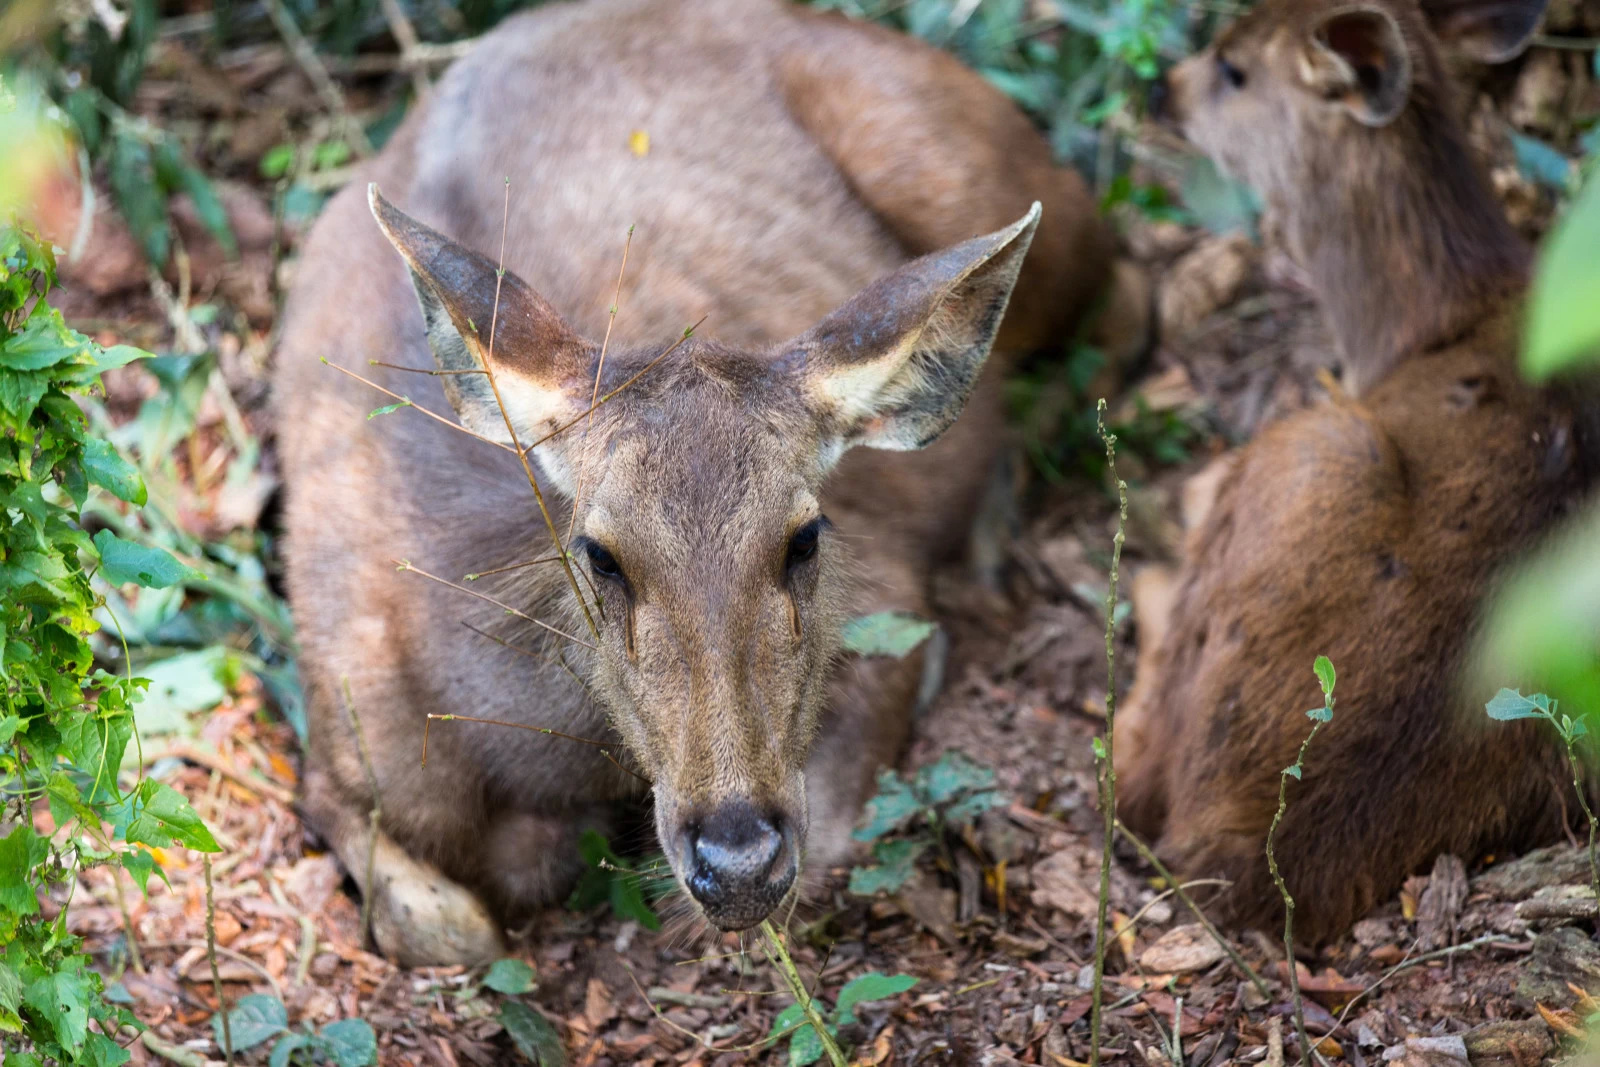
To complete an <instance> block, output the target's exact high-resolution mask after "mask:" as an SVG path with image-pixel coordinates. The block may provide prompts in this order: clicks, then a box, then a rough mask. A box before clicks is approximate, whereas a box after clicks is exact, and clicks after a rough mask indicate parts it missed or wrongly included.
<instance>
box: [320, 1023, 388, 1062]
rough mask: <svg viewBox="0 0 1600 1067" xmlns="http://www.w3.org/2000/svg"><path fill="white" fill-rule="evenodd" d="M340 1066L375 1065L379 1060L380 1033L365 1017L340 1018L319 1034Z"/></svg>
mask: <svg viewBox="0 0 1600 1067" xmlns="http://www.w3.org/2000/svg"><path fill="white" fill-rule="evenodd" d="M318 1036H319V1037H321V1038H322V1040H323V1041H324V1042H326V1043H327V1046H328V1051H330V1052H332V1053H333V1060H334V1062H335V1063H337V1064H338V1065H339V1067H373V1065H374V1064H376V1063H377V1062H378V1035H377V1034H376V1033H374V1032H373V1030H372V1024H371V1023H369V1022H367V1021H366V1020H365V1019H340V1020H339V1021H338V1022H335V1023H329V1024H328V1025H327V1026H324V1027H323V1028H322V1030H321V1031H320V1032H319V1034H318Z"/></svg>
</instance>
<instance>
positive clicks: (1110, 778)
mask: <svg viewBox="0 0 1600 1067" xmlns="http://www.w3.org/2000/svg"><path fill="white" fill-rule="evenodd" d="M1095 425H1096V429H1097V430H1098V432H1099V434H1100V440H1102V441H1104V442H1105V446H1106V466H1107V468H1108V469H1109V470H1110V472H1111V480H1112V482H1113V483H1114V484H1115V485H1116V487H1117V500H1118V507H1117V532H1116V536H1115V537H1113V538H1112V540H1111V575H1110V585H1109V586H1108V588H1107V589H1106V729H1105V738H1104V740H1103V741H1102V742H1101V745H1100V746H1099V747H1098V748H1097V750H1096V752H1095V755H1096V757H1097V758H1098V760H1099V763H1100V768H1099V770H1100V808H1101V810H1102V812H1103V813H1104V814H1105V820H1106V828H1105V839H1104V842H1103V844H1102V846H1101V852H1100V892H1099V895H1098V901H1097V908H1096V916H1095V928H1094V932H1095V945H1094V986H1093V988H1092V990H1091V999H1090V1011H1091V1014H1092V1018H1091V1019H1090V1022H1089V1062H1090V1064H1092V1065H1093V1067H1100V1038H1101V1023H1102V1020H1103V1018H1104V1015H1103V1009H1104V1004H1103V1001H1104V999H1105V978H1106V949H1107V947H1108V943H1107V939H1106V911H1107V909H1108V908H1109V907H1110V904H1111V848H1112V845H1113V844H1114V843H1115V842H1116V836H1117V769H1116V765H1115V764H1113V763H1112V761H1111V757H1112V740H1113V739H1112V734H1113V733H1114V731H1115V730H1116V725H1117V654H1116V632H1117V581H1118V578H1119V577H1120V575H1119V568H1120V566H1121V564H1122V543H1123V539H1124V537H1125V536H1126V531H1127V526H1128V485H1127V483H1126V482H1124V481H1123V480H1122V479H1121V478H1119V477H1117V436H1116V434H1114V433H1111V432H1110V431H1109V430H1107V429H1106V402H1105V399H1104V398H1101V400H1100V402H1099V404H1098V405H1097V407H1096V411H1095Z"/></svg>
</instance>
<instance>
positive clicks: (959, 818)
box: [944, 789, 1006, 824]
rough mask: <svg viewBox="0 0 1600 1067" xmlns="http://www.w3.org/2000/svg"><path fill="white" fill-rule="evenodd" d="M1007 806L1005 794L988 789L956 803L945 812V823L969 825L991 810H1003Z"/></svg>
mask: <svg viewBox="0 0 1600 1067" xmlns="http://www.w3.org/2000/svg"><path fill="white" fill-rule="evenodd" d="M1005 805H1006V797H1005V794H1004V793H1001V792H1000V791H999V790H995V789H986V790H984V791H983V792H981V793H972V794H969V795H968V796H966V797H963V798H962V799H960V800H958V801H956V802H955V803H954V804H952V805H950V806H949V807H948V808H946V809H945V810H944V821H945V822H947V823H957V824H960V823H969V822H972V821H973V820H974V819H976V818H977V817H978V816H980V815H982V814H983V813H984V812H986V811H988V810H990V809H991V808H1003V807H1005Z"/></svg>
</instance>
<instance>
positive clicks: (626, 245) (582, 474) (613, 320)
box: [567, 226, 633, 544]
mask: <svg viewBox="0 0 1600 1067" xmlns="http://www.w3.org/2000/svg"><path fill="white" fill-rule="evenodd" d="M632 247H633V227H632V226H629V227H628V239H627V240H626V241H624V242H623V243H622V266H620V267H618V268H617V287H616V289H615V291H613V292H612V294H611V311H610V315H609V317H607V319H606V335H605V337H604V338H602V339H601V341H600V359H599V361H598V362H597V363H596V364H595V366H594V388H593V389H592V390H590V392H589V424H588V425H587V426H585V427H584V428H583V440H584V443H585V444H588V442H589V431H590V430H593V429H594V409H595V407H596V405H595V401H596V400H597V399H599V397H600V376H601V374H603V373H604V372H605V369H606V349H608V348H610V347H611V328H612V327H613V326H615V325H616V324H617V305H618V304H619V303H620V302H621V300H622V276H623V274H624V273H626V272H627V270H628V250H629V249H630V248H632ZM588 475H589V453H588V452H587V451H586V452H584V454H583V466H582V467H580V468H578V491H577V492H576V493H575V494H573V497H572V514H571V515H570V516H569V517H568V518H567V543H568V544H571V543H572V531H573V529H574V528H575V527H576V526H577V522H578V502H579V501H580V500H582V499H583V483H584V480H585V479H586V478H587V477H588Z"/></svg>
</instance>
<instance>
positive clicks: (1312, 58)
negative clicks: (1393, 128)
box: [1306, 5, 1411, 126]
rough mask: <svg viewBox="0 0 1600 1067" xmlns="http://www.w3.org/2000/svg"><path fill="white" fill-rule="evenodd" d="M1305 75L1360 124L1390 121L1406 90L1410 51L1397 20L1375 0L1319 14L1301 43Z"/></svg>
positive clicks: (1403, 103) (1398, 110)
mask: <svg viewBox="0 0 1600 1067" xmlns="http://www.w3.org/2000/svg"><path fill="white" fill-rule="evenodd" d="M1306 79H1307V81H1308V82H1310V83H1311V85H1312V87H1313V88H1314V89H1315V90H1316V91H1318V92H1319V93H1321V94H1322V95H1323V96H1325V97H1327V98H1329V99H1333V100H1338V101H1340V102H1341V103H1342V104H1343V106H1344V107H1345V109H1346V110H1348V111H1349V112H1350V114H1351V115H1352V116H1353V117H1354V118H1355V119H1356V121H1358V122H1360V123H1362V124H1363V125H1366V126H1386V125H1388V124H1389V123H1390V122H1393V121H1394V120H1395V119H1396V118H1397V117H1399V115H1400V113H1401V112H1402V111H1404V110H1405V106H1406V100H1407V99H1408V98H1409V96H1410V93H1411V53H1410V50H1409V49H1408V48H1407V46H1406V40H1405V34H1404V32H1403V31H1402V30H1401V28H1400V23H1399V21H1398V20H1397V19H1396V18H1395V17H1394V16H1393V15H1392V14H1390V13H1389V12H1388V11H1387V10H1385V9H1384V8H1382V7H1380V6H1377V5H1357V6H1351V7H1346V8H1340V9H1338V10H1335V11H1332V12H1329V13H1328V14H1326V15H1324V16H1323V17H1322V18H1321V19H1320V20H1319V21H1318V22H1317V24H1316V25H1315V26H1314V27H1313V28H1312V31H1311V34H1310V40H1309V42H1308V44H1307V55H1306Z"/></svg>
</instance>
